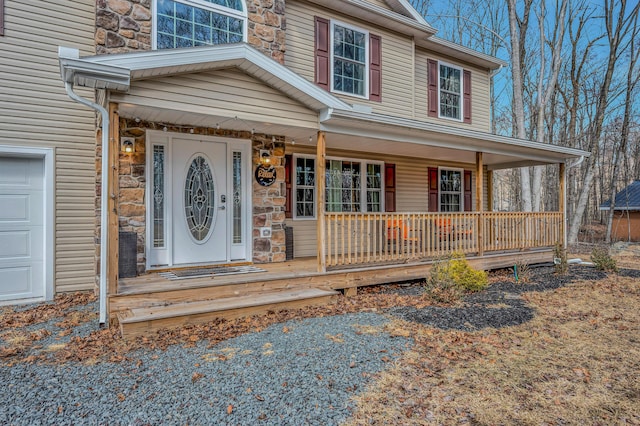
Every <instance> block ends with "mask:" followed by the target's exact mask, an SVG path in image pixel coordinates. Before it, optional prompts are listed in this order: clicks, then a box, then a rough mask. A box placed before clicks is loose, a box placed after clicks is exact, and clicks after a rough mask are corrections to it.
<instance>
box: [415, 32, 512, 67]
mask: <svg viewBox="0 0 640 426" xmlns="http://www.w3.org/2000/svg"><path fill="white" fill-rule="evenodd" d="M416 45H417V46H420V47H423V48H425V49H429V50H432V51H434V52H437V53H440V54H442V55H445V56H449V57H452V58H455V59H459V60H461V61H464V62H467V63H470V64H473V65H477V66H480V67H482V68H487V69H490V70H497V69H500V68H502V67H506V66H509V63H508V62H506V61H503V60H502V59H499V58H496V57H493V56H491V55H487V54H484V53H482V52H477V51H475V50H473V49H469V48H468V47H465V46H462V45H460V44H456V43H454V42H452V41H449V40H445V39H442V38H440V37H436V36H432V37H429V38H427V39H416Z"/></svg>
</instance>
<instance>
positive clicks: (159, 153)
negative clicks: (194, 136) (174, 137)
mask: <svg viewBox="0 0 640 426" xmlns="http://www.w3.org/2000/svg"><path fill="white" fill-rule="evenodd" d="M164 162H165V155H164V146H162V145H154V146H153V207H152V215H153V247H156V248H163V247H164V246H165V220H164V216H165V215H164V200H165V197H164Z"/></svg>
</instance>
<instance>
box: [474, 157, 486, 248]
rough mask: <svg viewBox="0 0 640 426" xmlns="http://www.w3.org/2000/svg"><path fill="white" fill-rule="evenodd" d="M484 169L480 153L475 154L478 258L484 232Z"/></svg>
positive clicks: (482, 244)
mask: <svg viewBox="0 0 640 426" xmlns="http://www.w3.org/2000/svg"><path fill="white" fill-rule="evenodd" d="M483 169H484V167H483V164H482V152H476V211H477V212H478V256H482V255H484V230H483V229H482V225H483V224H484V217H483V216H482V211H483V210H484V202H483V201H484V191H483V188H484V185H483V181H484V179H483V177H484V176H483V174H484V170H483Z"/></svg>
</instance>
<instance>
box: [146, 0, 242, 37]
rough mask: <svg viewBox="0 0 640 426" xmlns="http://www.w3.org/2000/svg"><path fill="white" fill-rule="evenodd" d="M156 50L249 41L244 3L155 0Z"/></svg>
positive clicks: (220, 0) (228, 0)
mask: <svg viewBox="0 0 640 426" xmlns="http://www.w3.org/2000/svg"><path fill="white" fill-rule="evenodd" d="M154 11H155V12H154V35H155V37H154V46H155V48H156V49H173V48H181V47H195V46H208V45H213V44H226V43H238V42H241V41H245V40H246V34H247V8H246V6H245V2H244V1H243V0H155V1H154Z"/></svg>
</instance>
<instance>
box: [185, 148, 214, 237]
mask: <svg viewBox="0 0 640 426" xmlns="http://www.w3.org/2000/svg"><path fill="white" fill-rule="evenodd" d="M215 203H216V197H215V186H214V182H213V173H212V172H211V167H210V166H209V162H208V161H207V160H206V158H205V157H203V156H202V155H201V154H196V156H195V158H193V160H192V161H191V164H190V165H189V170H188V171H187V177H186V178H185V183H184V214H185V219H186V221H187V228H189V231H190V232H191V236H192V237H193V238H194V239H195V240H196V241H198V242H201V241H204V240H205V239H206V238H207V236H208V235H209V233H210V232H211V228H212V227H213V222H214V213H215Z"/></svg>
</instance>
